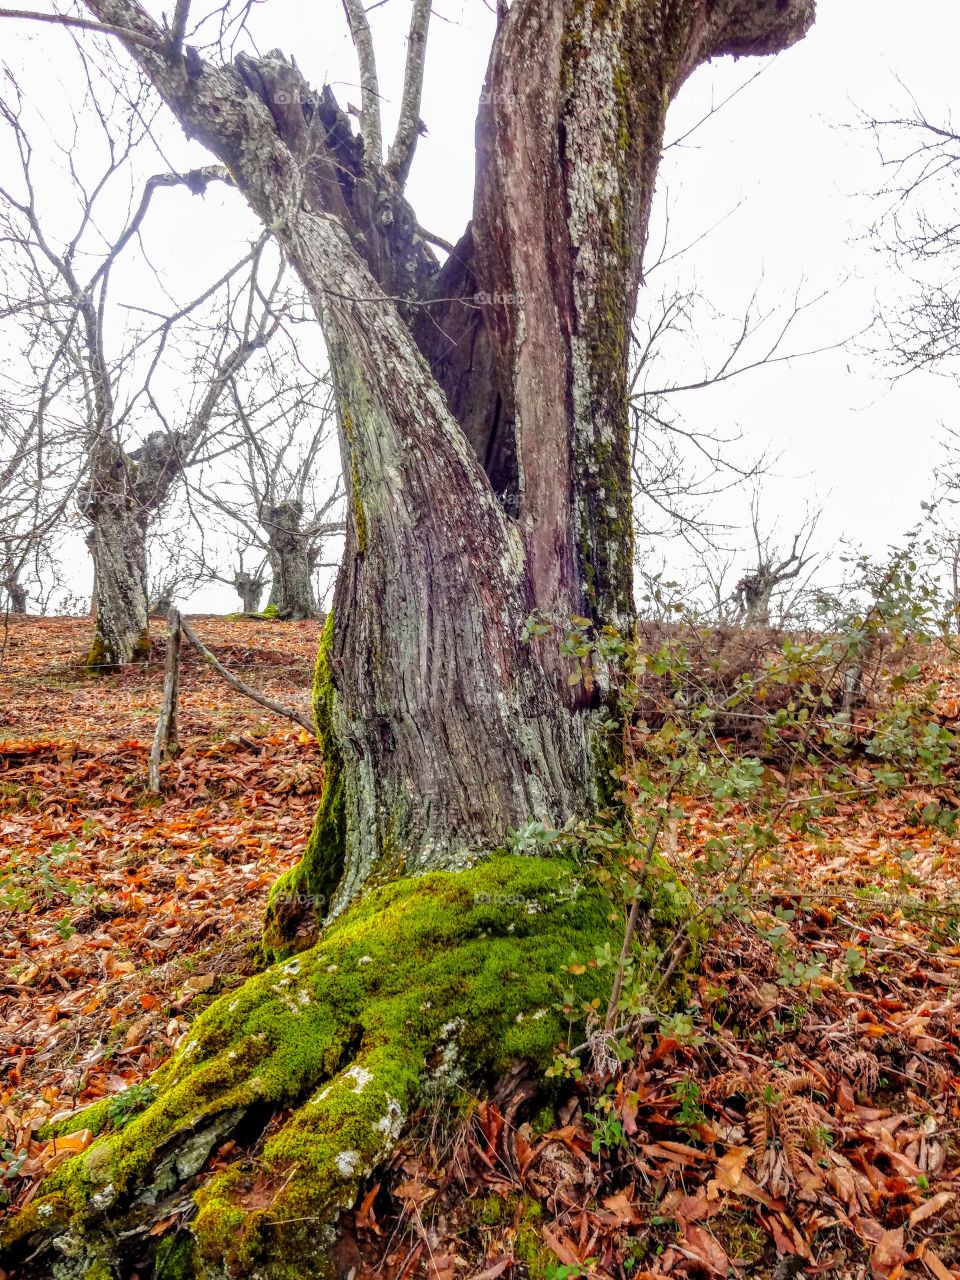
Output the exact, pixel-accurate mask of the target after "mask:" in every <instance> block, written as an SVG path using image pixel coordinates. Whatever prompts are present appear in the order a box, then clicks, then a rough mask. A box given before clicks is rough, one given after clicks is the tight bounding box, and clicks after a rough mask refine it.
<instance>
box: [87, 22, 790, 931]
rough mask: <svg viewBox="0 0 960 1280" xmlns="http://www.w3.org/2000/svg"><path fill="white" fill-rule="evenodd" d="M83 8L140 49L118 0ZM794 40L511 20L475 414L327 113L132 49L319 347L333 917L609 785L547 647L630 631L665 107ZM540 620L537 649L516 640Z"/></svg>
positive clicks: (345, 126)
mask: <svg viewBox="0 0 960 1280" xmlns="http://www.w3.org/2000/svg"><path fill="white" fill-rule="evenodd" d="M88 6H89V7H90V8H91V9H92V10H93V11H94V13H96V14H97V15H98V16H99V17H100V18H101V19H102V20H104V21H106V22H110V23H112V24H114V25H117V26H123V27H126V28H128V29H133V30H136V31H138V32H140V33H141V34H142V35H147V36H150V37H154V38H156V39H159V40H161V45H162V31H161V30H160V29H159V28H158V27H157V26H156V24H155V23H154V22H153V21H152V20H151V19H150V18H149V17H148V16H147V15H146V13H145V12H144V11H143V10H142V9H141V8H140V7H139V6H138V5H136V4H135V3H133V2H132V0H88ZM812 19H813V4H812V0H761V2H760V3H756V0H749V2H748V0H726V2H725V3H721V4H707V3H706V0H692V2H690V0H683V2H682V3H681V0H674V2H673V3H667V4H652V3H648V2H640V0H612V2H611V3H609V4H605V5H603V6H590V5H584V4H583V3H582V0H566V3H563V4H558V3H556V0H520V2H518V3H515V4H514V5H512V6H511V8H510V9H509V11H508V12H507V14H506V16H505V17H504V18H503V20H502V22H501V24H500V26H499V29H498V32H497V36H496V40H495V44H494V48H493V51H492V55H491V59H490V65H489V71H488V75H487V81H486V84H485V91H484V95H483V103H484V105H483V106H482V107H481V110H480V115H479V118H478V124H477V143H478V160H477V193H476V201H475V208H474V218H473V223H472V243H473V248H474V262H473V264H472V265H473V271H472V272H471V271H469V270H466V269H464V268H463V264H459V269H460V273H461V276H462V286H463V288H464V291H465V292H466V290H468V289H469V286H470V276H471V275H472V276H473V278H474V279H475V281H476V282H477V284H478V285H479V290H478V300H479V321H480V322H482V324H483V326H484V329H485V338H486V340H487V341H488V342H489V347H490V350H491V352H492V357H493V359H492V365H493V369H494V370H495V373H496V379H495V384H496V395H495V396H492V395H491V393H492V391H493V387H492V385H491V382H492V379H491V377H490V374H491V368H490V365H491V362H490V361H487V362H486V363H485V364H484V367H483V370H482V373H483V375H484V376H483V378H482V386H481V387H480V388H479V389H478V392H477V395H471V394H470V392H471V388H469V387H464V386H463V385H461V386H460V387H457V386H453V387H451V386H450V385H447V386H443V385H442V384H441V381H440V380H438V379H437V378H435V377H434V376H433V374H432V372H431V368H430V365H432V364H433V363H434V360H435V358H436V356H437V343H438V340H436V339H435V340H434V345H433V349H425V345H426V343H427V339H426V338H425V337H424V332H425V330H424V326H423V324H422V323H418V319H417V313H418V311H419V308H417V307H416V306H413V305H411V303H415V302H416V301H417V299H418V296H419V297H420V298H423V297H427V298H429V296H430V295H431V293H432V287H433V283H434V282H435V280H436V277H437V275H438V273H437V271H436V265H435V261H434V260H433V255H432V253H431V251H430V250H429V248H428V246H427V245H426V244H425V243H424V242H423V241H422V240H421V239H420V238H419V236H418V234H417V230H416V228H417V222H416V218H415V217H414V216H413V215H412V210H410V208H409V205H407V203H406V201H405V200H404V198H403V195H402V191H401V189H400V188H399V186H398V184H397V183H396V182H394V181H393V179H392V178H391V177H390V175H389V174H388V173H387V172H385V171H384V170H383V168H382V167H381V166H380V165H379V163H378V159H379V157H371V158H370V161H369V162H367V161H366V160H365V158H364V153H363V149H362V146H360V147H358V146H357V145H356V141H357V140H356V139H355V138H354V135H353V134H352V131H351V128H350V125H349V121H348V119H347V118H346V117H345V116H344V115H343V113H342V112H340V110H339V108H338V107H337V105H336V103H335V102H334V101H333V98H332V95H331V94H330V93H329V90H324V92H323V93H322V94H320V95H317V94H315V93H313V92H312V91H311V90H310V88H309V86H308V85H307V84H306V83H305V82H304V81H303V79H302V77H301V75H300V73H299V71H298V70H297V68H296V67H295V66H294V65H292V64H291V63H289V62H287V61H286V60H284V59H282V58H281V57H280V55H278V54H271V55H268V56H267V57H266V58H260V59H257V60H254V59H251V58H248V57H245V56H242V57H241V58H239V59H238V61H237V64H236V66H235V67H232V66H224V67H213V66H210V65H208V64H203V65H202V66H201V67H199V68H196V67H194V68H193V70H192V71H190V70H188V68H187V66H186V63H185V62H184V61H183V60H181V59H177V58H169V59H168V58H166V57H164V56H163V55H162V54H159V53H157V52H155V51H154V50H153V49H151V48H150V47H149V46H148V44H146V43H144V42H138V43H132V42H131V43H130V44H129V48H130V52H131V53H132V54H133V56H135V57H136V58H137V59H138V61H139V62H140V63H141V65H142V66H143V67H144V69H145V70H146V71H147V73H148V74H149V75H150V76H151V78H152V79H153V82H154V84H155V85H156V87H157V88H158V89H159V91H160V93H161V95H162V96H163V97H164V98H165V100H166V101H167V103H168V104H169V105H170V107H171V108H172V109H173V111H174V113H175V114H176V115H177V117H178V118H179V120H180V122H181V124H182V125H183V126H184V128H185V129H186V131H187V133H188V134H189V135H191V136H193V137H195V138H197V139H199V140H200V141H201V142H203V143H204V144H205V145H206V146H208V147H209V148H210V149H211V150H212V151H213V152H214V153H215V154H216V155H217V156H218V157H219V158H220V160H221V161H223V162H224V163H225V164H226V165H227V166H228V167H229V169H230V172H231V173H232V175H233V177H234V179H235V181H236V183H237V185H238V187H239V189H240V190H241V191H242V192H243V194H244V195H245V196H246V198H247V200H248V202H249V203H250V205H251V207H252V208H253V209H254V210H255V212H256V213H257V214H258V215H259V216H260V217H261V218H262V219H263V221H264V222H265V223H266V224H268V225H271V226H273V227H275V228H276V230H277V235H278V238H279V239H280V240H281V242H282V244H283V247H284V249H285V250H286V252H287V253H288V255H289V257H290V260H291V262H292V263H293V265H294V266H295V268H296V270H297V271H298V273H299V275H300V277H301V280H302V281H303V284H304V286H305V288H306V290H307V292H308V294H309V296H310V299H311V301H312V303H313V306H314V309H315V311H316V313H317V315H318V317H319V319H320V322H321V325H322V327H323V331H324V336H325V339H326V344H327V349H328V353H329V358H330V362H331V367H332V371H333V378H334V386H335V391H336V396H337V406H338V415H339V423H340V429H341V431H340V434H341V447H342V453H343V458H344V469H345V472H346V475H347V477H348V482H349V489H350V506H351V509H352V514H353V519H352V520H350V521H349V522H348V523H349V528H348V533H347V539H346V549H345V556H344V564H343V569H342V572H341V574H340V577H339V580H338V585H337V589H336V594H335V601H334V618H335V623H334V628H333V634H332V638H331V643H330V646H329V660H328V664H327V668H326V670H327V676H328V680H327V687H326V689H325V690H323V693H322V697H321V699H320V701H321V702H322V703H323V717H322V718H323V719H324V720H325V727H324V728H323V729H322V734H323V737H324V743H325V749H326V750H327V752H328V755H329V756H330V762H329V767H328V776H329V777H330V778H335V779H336V780H337V785H338V786H339V787H340V788H341V789H342V797H341V798H342V806H343V812H342V813H341V814H338V815H337V818H336V822H335V823H334V824H333V826H332V828H331V832H330V833H328V835H329V840H327V838H326V837H324V838H323V839H320V838H319V836H318V839H317V840H315V841H314V845H318V844H319V845H320V846H324V847H326V846H327V845H330V844H331V842H332V847H327V848H326V852H325V853H324V854H323V855H322V856H321V857H320V858H319V860H318V868H317V869H316V870H317V875H318V876H319V881H318V882H317V883H315V885H314V887H315V888H316V889H317V891H318V892H323V893H327V894H329V893H330V892H331V890H332V889H333V881H334V880H335V881H336V889H335V893H334V904H335V909H336V908H337V907H342V905H344V904H345V903H346V902H347V901H349V899H350V898H351V897H352V896H353V894H355V893H356V892H357V890H358V889H359V888H360V886H361V885H362V884H363V883H364V882H365V880H366V879H367V878H368V877H369V875H370V874H371V873H372V872H373V871H374V870H375V869H377V868H378V867H381V866H382V868H384V869H385V868H386V867H389V868H390V870H391V873H393V874H396V873H399V872H404V871H406V872H410V871H415V870H423V869H425V868H427V867H431V868H437V867H452V866H458V865H462V864H463V863H464V862H465V861H469V860H470V859H472V858H474V857H475V856H476V854H477V852H478V851H480V850H482V849H485V848H491V847H496V846H498V845H501V844H502V843H503V841H504V839H505V837H506V834H507V830H508V828H509V827H511V826H517V825H519V824H522V823H524V822H526V821H527V820H529V819H531V818H538V819H541V820H543V821H545V822H549V823H553V824H559V823H562V822H563V821H565V820H566V819H567V818H569V817H570V816H571V815H575V814H580V815H583V814H589V813H590V812H592V811H593V810H594V809H595V807H596V805H597V803H598V799H599V798H600V797H601V796H602V794H603V792H604V790H605V789H606V784H607V783H608V781H609V779H607V778H606V777H604V776H603V775H604V769H603V768H602V767H600V765H599V761H600V760H602V759H603V758H604V743H603V741H602V738H601V730H600V729H599V725H600V722H601V721H602V720H605V719H606V718H607V715H608V710H609V708H608V707H606V706H605V702H606V699H607V696H608V691H609V688H610V676H611V673H609V672H604V671H602V670H599V671H597V672H596V673H595V679H594V680H593V681H592V682H591V684H592V689H591V691H590V692H587V690H586V688H585V686H584V685H582V684H581V685H571V684H570V683H568V681H569V677H570V664H569V662H568V661H567V660H566V659H565V658H564V657H563V656H562V655H561V640H562V637H563V634H564V632H565V631H566V630H568V629H569V627H570V626H571V619H572V618H574V617H578V616H583V617H586V618H588V619H589V620H590V621H591V622H592V623H593V624H595V626H596V627H597V628H598V629H599V628H604V627H609V628H613V629H614V630H616V631H617V632H619V633H620V634H621V635H624V636H628V635H629V634H630V633H631V630H632V627H633V623H634V609H633V601H632V593H631V575H632V544H631V538H632V513H631V486H630V474H629V432H628V422H627V404H626V353H627V337H628V332H629V325H630V319H631V315H632V309H633V306H634V303H635V297H636V290H637V286H638V283H639V280H640V265H641V258H642V251H643V244H644V239H645V235H646V226H647V219H648V215H649V208H650V201H651V198H652V193H653V184H654V178H655V174H656V168H657V161H658V158H659V153H660V147H661V143H662V136H663V127H664V121H665V116H666V110H667V106H668V104H669V102H670V100H671V99H672V97H673V95H674V94H675V93H676V91H677V89H678V88H679V86H680V85H681V84H682V82H683V80H684V79H685V78H686V76H687V75H688V74H689V73H690V72H691V71H692V70H693V69H694V67H695V66H696V65H697V64H698V63H699V62H701V61H703V60H704V59H706V58H709V57H712V56H714V55H716V54H720V53H724V52H729V53H734V54H742V53H747V52H770V51H775V50H776V49H779V48H782V47H784V46H785V45H787V44H789V43H791V42H792V41H793V40H795V39H797V38H799V36H800V35H802V34H803V32H804V31H805V30H806V28H807V27H808V26H809V25H810V23H811V22H812ZM293 192H297V193H299V199H297V200H294V199H292V196H291V193H293ZM439 274H440V275H441V276H442V275H444V274H445V273H443V272H441V273H439ZM334 282H335V283H334ZM476 310H477V306H476V304H474V311H476ZM456 372H457V374H458V376H459V377H460V378H468V377H469V373H468V371H467V370H464V369H458V370H457V371H456ZM491 398H492V399H493V400H494V403H493V404H492V406H490V408H489V409H488V410H487V411H486V417H487V419H488V420H489V421H492V420H493V419H496V420H497V431H498V433H499V434H500V436H501V437H502V436H504V435H512V437H513V442H514V449H515V455H516V482H515V484H516V495H517V496H516V507H515V513H514V512H512V511H510V510H509V509H504V507H503V506H502V505H501V503H500V501H499V500H498V493H497V492H496V491H495V489H494V488H493V486H492V485H491V482H490V478H489V476H488V475H487V474H486V472H485V469H484V465H483V464H484V462H485V461H487V460H488V459H486V458H479V459H478V456H477V452H476V449H475V447H474V448H471V442H470V441H469V440H468V437H467V435H466V433H465V431H464V430H463V429H462V428H461V425H460V423H459V422H458V421H457V420H456V419H455V418H454V416H453V413H452V412H451V409H450V405H451V403H457V404H460V405H469V406H470V408H471V416H472V417H473V418H474V419H476V418H477V417H482V416H483V412H478V400H483V399H486V400H488V401H489V399H491ZM534 609H536V610H538V611H540V613H541V614H542V615H543V616H544V617H545V618H546V619H547V620H548V622H549V624H550V625H551V626H552V628H553V630H552V631H551V633H550V634H549V635H546V636H544V637H542V638H541V639H540V640H539V641H537V642H535V643H533V644H528V643H525V642H524V641H523V639H522V638H521V637H522V633H523V628H524V622H525V620H526V618H527V617H528V616H529V614H530V613H531V611H532V610H534ZM328 785H331V784H330V783H329V782H328ZM315 834H316V833H315ZM337 846H339V847H337ZM306 873H307V874H308V876H310V877H312V876H313V871H312V870H311V869H310V868H307V871H306Z"/></svg>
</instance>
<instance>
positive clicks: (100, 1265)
mask: <svg viewBox="0 0 960 1280" xmlns="http://www.w3.org/2000/svg"><path fill="white" fill-rule="evenodd" d="M83 1280H114V1277H113V1268H112V1267H109V1266H108V1265H107V1264H106V1263H105V1262H104V1261H103V1260H102V1259H97V1261H95V1262H94V1263H93V1264H92V1265H91V1266H89V1267H88V1268H87V1269H86V1271H84V1273H83Z"/></svg>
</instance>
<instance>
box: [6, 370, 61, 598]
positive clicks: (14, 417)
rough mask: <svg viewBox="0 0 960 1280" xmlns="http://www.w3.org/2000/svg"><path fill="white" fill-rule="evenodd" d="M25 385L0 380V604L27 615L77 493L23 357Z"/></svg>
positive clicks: (38, 383) (43, 390)
mask: <svg viewBox="0 0 960 1280" xmlns="http://www.w3.org/2000/svg"><path fill="white" fill-rule="evenodd" d="M22 354H23V355H24V357H25V360H24V363H25V366H26V372H25V385H19V384H18V383H17V380H16V379H15V378H14V377H12V376H11V373H10V370H9V362H8V367H7V368H6V369H5V370H4V372H3V373H2V375H0V383H2V385H3V397H2V399H0V527H2V533H0V600H2V599H3V596H4V595H5V596H6V602H7V607H8V608H9V609H10V611H11V612H12V613H26V612H27V605H28V599H29V594H30V584H33V587H34V590H35V591H36V592H40V590H41V589H42V587H41V583H42V581H43V579H44V578H49V577H50V576H51V571H52V570H54V567H55V565H54V547H55V544H56V541H57V538H58V535H59V532H60V530H61V528H62V526H63V523H64V520H65V518H66V513H67V511H68V508H69V507H70V505H71V502H72V499H73V495H74V492H75V489H76V482H77V470H76V459H75V457H74V456H72V455H71V452H70V450H69V448H68V447H65V445H64V441H63V439H62V435H61V433H60V430H59V427H60V425H61V424H59V423H58V422H57V421H56V420H55V418H53V417H51V416H50V415H49V414H48V412H47V409H48V402H49V382H46V383H45V382H44V380H43V375H42V372H41V373H40V374H39V375H37V378H36V380H35V374H34V370H33V369H32V368H31V360H30V355H31V353H30V352H29V351H28V352H24V353H22Z"/></svg>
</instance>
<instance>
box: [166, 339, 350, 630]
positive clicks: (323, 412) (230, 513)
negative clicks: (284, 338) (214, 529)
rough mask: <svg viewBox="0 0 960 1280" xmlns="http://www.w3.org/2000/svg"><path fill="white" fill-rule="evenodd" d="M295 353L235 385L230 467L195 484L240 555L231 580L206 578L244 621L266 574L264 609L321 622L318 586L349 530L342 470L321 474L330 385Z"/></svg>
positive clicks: (280, 353)
mask: <svg viewBox="0 0 960 1280" xmlns="http://www.w3.org/2000/svg"><path fill="white" fill-rule="evenodd" d="M313 327H315V326H313ZM299 345H300V350H298V351H297V353H296V357H294V354H293V351H292V350H286V351H285V350H284V349H282V348H279V347H278V348H277V350H276V351H275V352H273V353H271V357H272V358H271V360H270V362H269V363H268V364H266V367H263V366H258V367H257V368H256V369H255V370H254V375H253V377H251V376H250V375H249V373H245V374H244V376H243V377H242V378H240V377H238V378H237V379H235V380H234V381H233V383H232V385H231V388H230V394H231V398H232V400H233V402H234V406H235V409H236V413H235V416H234V420H233V422H232V423H230V424H228V425H227V426H226V427H225V429H224V430H223V431H221V432H220V435H219V439H218V445H219V447H220V449H221V450H226V451H227V457H226V458H225V459H219V458H218V459H217V461H216V462H215V465H214V466H213V467H212V468H209V469H206V470H201V472H200V473H199V476H198V477H197V478H196V479H194V480H192V482H191V484H192V488H193V490H194V491H195V493H196V496H197V499H198V501H199V502H200V503H201V504H203V505H204V506H205V507H207V508H210V509H212V511H213V514H214V515H215V516H218V517H220V519H221V521H222V522H223V523H224V524H225V527H226V530H227V532H228V535H229V537H230V542H231V544H232V545H233V546H234V547H235V549H236V551H237V553H238V554H239V563H238V564H237V565H236V566H235V572H234V574H233V576H232V578H228V577H227V576H226V575H224V574H222V573H219V572H217V571H216V570H211V571H210V576H211V577H213V578H216V579H218V580H219V581H221V582H230V584H231V585H232V586H233V587H235V589H236V590H237V592H238V593H239V595H240V597H241V601H242V604H243V609H244V612H245V613H252V612H255V611H256V610H257V608H258V602H259V598H260V595H261V593H262V591H263V588H264V586H265V585H266V577H267V572H268V571H269V577H270V598H269V600H268V602H267V605H268V608H270V607H272V608H273V609H274V610H275V611H276V614H277V616H278V617H280V618H284V619H290V620H297V619H303V618H313V617H315V616H316V614H317V609H318V605H317V596H316V590H315V585H314V580H315V577H316V570H317V569H318V568H319V567H320V565H321V559H322V556H323V550H324V545H325V544H326V543H327V542H328V541H329V539H331V538H333V537H338V536H341V535H342V534H343V533H344V529H345V525H344V522H343V515H342V510H341V509H342V505H343V504H342V497H343V490H342V487H341V485H340V480H339V474H336V476H335V478H334V477H332V476H328V474H327V473H328V472H330V471H333V472H335V473H337V472H338V467H337V466H330V465H329V464H328V465H326V466H324V465H323V454H324V451H325V447H326V446H328V445H330V444H332V443H333V441H332V435H333V431H334V425H333V417H334V414H333V404H332V395H331V391H330V382H329V378H328V377H327V376H326V375H325V373H321V374H320V376H317V375H316V374H315V373H314V374H304V372H303V369H302V365H303V354H301V353H302V350H303V343H302V341H301V342H300V344H299ZM298 366H301V367H299V368H298ZM328 452H329V450H328ZM258 557H259V562H258ZM245 558H246V564H244V559H245ZM323 567H326V568H335V567H336V566H335V565H330V564H327V565H325V566H323Z"/></svg>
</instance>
